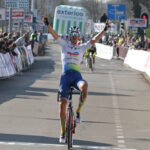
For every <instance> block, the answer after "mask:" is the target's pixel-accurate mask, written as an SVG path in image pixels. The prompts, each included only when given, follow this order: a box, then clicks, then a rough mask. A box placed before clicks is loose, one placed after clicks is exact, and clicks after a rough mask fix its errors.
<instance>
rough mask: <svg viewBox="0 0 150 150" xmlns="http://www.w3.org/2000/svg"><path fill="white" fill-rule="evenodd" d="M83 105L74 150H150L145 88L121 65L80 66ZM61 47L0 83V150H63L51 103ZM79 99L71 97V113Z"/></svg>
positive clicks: (149, 90)
mask: <svg viewBox="0 0 150 150" xmlns="http://www.w3.org/2000/svg"><path fill="white" fill-rule="evenodd" d="M81 68H82V75H83V77H84V78H85V79H86V80H87V81H88V84H89V92H88V99H87V101H86V103H85V105H84V108H83V109H82V113H81V115H82V123H81V124H79V125H78V126H77V128H76V134H75V135H74V147H73V149H74V150H97V149H98V150H149V149H150V84H149V83H148V82H147V81H146V80H145V79H144V77H143V75H142V74H141V73H140V72H138V71H135V70H133V69H131V68H127V67H126V66H124V65H123V61H121V60H115V59H114V60H111V61H108V60H103V59H100V58H96V66H95V71H94V72H93V73H92V72H90V71H89V70H88V68H86V66H85V63H83V64H82V67H81ZM60 75H61V60H60V47H59V46H58V45H54V44H53V45H50V46H49V47H48V48H47V49H46V55H45V56H41V57H36V62H35V63H34V65H33V66H32V68H31V69H30V70H28V71H26V72H22V73H20V74H18V75H17V76H14V77H12V78H10V79H7V80H2V81H0V150H66V149H67V147H66V145H62V144H59V143H58V137H59V133H60V124H59V115H58V112H59V111H58V103H57V101H56V97H57V89H58V85H59V78H60ZM77 104H78V97H76V96H75V97H74V109H76V107H77Z"/></svg>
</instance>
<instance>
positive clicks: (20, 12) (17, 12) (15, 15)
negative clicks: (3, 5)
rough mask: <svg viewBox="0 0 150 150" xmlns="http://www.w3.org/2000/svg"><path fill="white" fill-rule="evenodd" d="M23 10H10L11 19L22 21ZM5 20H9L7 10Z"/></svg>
mask: <svg viewBox="0 0 150 150" xmlns="http://www.w3.org/2000/svg"><path fill="white" fill-rule="evenodd" d="M24 17H25V16H24V10H23V9H13V10H12V19H16V20H18V19H20V20H21V19H24ZM6 19H7V20H9V10H8V9H7V11H6Z"/></svg>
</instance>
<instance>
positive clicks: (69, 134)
mask: <svg viewBox="0 0 150 150" xmlns="http://www.w3.org/2000/svg"><path fill="white" fill-rule="evenodd" d="M71 114H72V112H71V110H70V109H69V111H68V122H67V144H68V149H70V148H71V147H72V134H73V133H72V123H71V117H72V115H71Z"/></svg>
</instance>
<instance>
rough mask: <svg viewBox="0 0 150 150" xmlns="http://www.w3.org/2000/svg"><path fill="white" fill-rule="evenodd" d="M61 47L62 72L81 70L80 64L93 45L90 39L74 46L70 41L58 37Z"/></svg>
mask: <svg viewBox="0 0 150 150" xmlns="http://www.w3.org/2000/svg"><path fill="white" fill-rule="evenodd" d="M56 42H57V43H58V44H59V45H60V46H61V47H62V51H61V60H62V72H63V73H64V72H66V71H67V70H71V69H72V70H76V71H79V72H80V64H81V61H82V59H83V55H84V52H85V51H86V50H87V49H88V48H90V47H91V44H90V41H88V42H87V43H83V44H80V45H76V46H73V45H72V44H71V43H70V42H66V41H65V40H63V39H61V38H58V40H57V41H56Z"/></svg>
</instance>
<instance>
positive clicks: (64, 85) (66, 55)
mask: <svg viewBox="0 0 150 150" xmlns="http://www.w3.org/2000/svg"><path fill="white" fill-rule="evenodd" d="M43 22H44V23H45V25H46V26H47V28H48V31H49V32H50V33H51V35H52V36H53V37H54V39H55V40H56V42H57V43H58V44H59V45H60V46H61V48H62V51H61V60H62V75H61V79H60V87H59V90H60V92H61V95H60V122H61V134H60V138H59V142H60V143H65V120H66V106H67V99H68V96H69V95H67V94H65V93H68V92H69V91H70V86H74V87H75V88H77V89H78V90H80V91H82V92H83V102H81V97H80V99H79V105H78V108H77V110H76V122H77V123H79V122H80V112H81V108H82V106H83V104H84V102H85V100H86V98H87V93H88V92H87V90H88V83H87V82H86V81H85V80H84V79H83V78H82V76H81V73H80V63H81V61H82V59H83V55H84V52H85V51H86V50H87V49H88V48H90V47H91V46H92V45H94V44H95V43H96V42H98V41H99V40H100V39H101V37H102V36H103V34H104V33H105V32H106V31H107V29H108V27H109V23H108V22H106V26H105V28H104V30H103V31H102V32H101V33H98V34H97V35H96V36H95V37H93V39H92V40H90V41H88V42H87V43H83V44H80V45H79V44H78V40H79V37H80V31H79V28H78V27H76V26H74V27H70V30H69V34H70V42H67V41H65V40H63V39H61V38H60V37H59V36H58V34H57V33H56V32H55V30H54V29H53V28H52V27H51V26H50V24H49V22H48V19H47V17H43Z"/></svg>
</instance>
